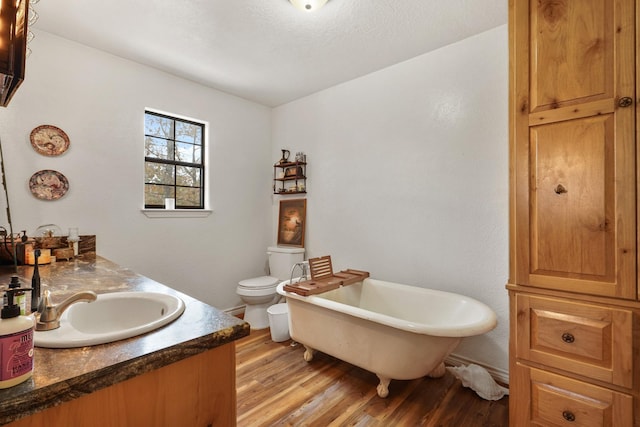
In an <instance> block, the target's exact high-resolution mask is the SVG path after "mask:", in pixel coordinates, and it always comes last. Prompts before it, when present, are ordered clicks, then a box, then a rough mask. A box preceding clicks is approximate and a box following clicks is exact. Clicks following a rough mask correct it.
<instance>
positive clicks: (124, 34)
mask: <svg viewBox="0 0 640 427" xmlns="http://www.w3.org/2000/svg"><path fill="white" fill-rule="evenodd" d="M33 7H34V9H35V10H36V12H37V13H38V15H39V19H38V21H37V22H36V23H35V25H34V29H37V30H38V31H46V32H49V33H52V34H55V35H57V36H60V37H63V38H66V39H69V40H73V41H76V42H78V43H82V44H84V45H87V46H91V47H94V48H96V49H100V50H103V51H106V52H109V53H112V54H114V55H117V56H120V57H123V58H127V59H130V60H133V61H136V62H139V63H142V64H146V65H149V66H151V67H154V68H158V69H160V70H164V71H166V72H168V73H171V74H174V75H177V76H180V77H183V78H186V79H189V80H192V81H195V82H198V83H200V84H203V85H205V86H209V87H212V88H216V89H219V90H222V91H224V92H227V93H230V94H234V95H237V96H240V97H242V98H245V99H248V100H252V101H255V102H258V103H260V104H264V105H267V106H278V105H281V104H284V103H287V102H290V101H293V100H295V99H298V98H301V97H303V96H306V95H309V94H311V93H314V92H317V91H319V90H322V89H326V88H328V87H331V86H334V85H336V84H339V83H342V82H345V81H348V80H351V79H354V78H357V77H360V76H363V75H366V74H368V73H371V72H373V71H376V70H379V69H382V68H385V67H387V66H389V65H392V64H395V63H398V62H401V61H405V60H407V59H410V58H413V57H415V56H418V55H421V54H423V53H426V52H429V51H431V50H434V49H437V48H439V47H441V46H445V45H447V44H450V43H453V42H456V41H458V40H461V39H464V38H466V37H469V36H471V35H474V34H477V33H480V32H482V31H486V30H489V29H491V28H494V27H497V26H499V25H502V24H506V22H507V1H506V0H446V1H443V0H329V2H328V3H327V4H326V5H325V6H324V7H323V8H322V9H320V10H318V11H316V12H312V13H307V12H303V11H300V10H298V9H296V8H294V7H293V6H292V5H291V4H290V3H289V2H288V1H287V0H179V1H176V0H108V1H105V0H42V1H40V2H38V3H37V4H35V5H34V6H33ZM32 54H37V52H35V51H34V52H33V53H32ZM488 54H490V53H489V52H488Z"/></svg>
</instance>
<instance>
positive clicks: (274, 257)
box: [236, 246, 304, 329]
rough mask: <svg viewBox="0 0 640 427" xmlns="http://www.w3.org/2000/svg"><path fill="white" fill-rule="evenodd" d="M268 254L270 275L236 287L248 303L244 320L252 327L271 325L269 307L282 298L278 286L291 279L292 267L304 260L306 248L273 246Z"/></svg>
mask: <svg viewBox="0 0 640 427" xmlns="http://www.w3.org/2000/svg"><path fill="white" fill-rule="evenodd" d="M267 255H268V256H269V274H270V275H269V276H261V277H254V278H252V279H246V280H242V281H240V282H239V283H238V287H237V289H236V293H237V294H238V295H239V296H240V298H241V299H242V301H243V302H244V303H245V304H246V308H245V311H244V320H245V321H246V322H247V323H249V325H251V329H265V328H268V327H269V315H268V313H267V309H268V308H269V307H270V306H272V305H273V304H276V303H277V302H278V300H279V299H280V295H278V293H277V292H276V287H277V286H278V283H280V282H282V281H283V280H289V278H290V275H291V267H293V266H294V265H295V264H296V263H299V262H302V261H304V248H288V247H280V246H271V247H269V248H268V250H267Z"/></svg>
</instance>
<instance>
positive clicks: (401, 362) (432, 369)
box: [278, 278, 496, 397]
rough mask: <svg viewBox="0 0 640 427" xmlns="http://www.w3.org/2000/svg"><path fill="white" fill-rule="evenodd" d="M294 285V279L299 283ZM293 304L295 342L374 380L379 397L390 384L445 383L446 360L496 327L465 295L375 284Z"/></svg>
mask: <svg viewBox="0 0 640 427" xmlns="http://www.w3.org/2000/svg"><path fill="white" fill-rule="evenodd" d="M294 281H295V279H294ZM287 283H288V281H286V282H282V283H280V284H279V285H278V293H279V294H280V295H284V296H286V297H287V304H288V306H289V332H290V334H291V338H292V339H293V340H295V341H297V342H299V343H301V344H303V345H304V346H305V348H306V351H305V353H304V358H305V360H306V361H308V362H309V361H311V360H312V359H313V353H314V351H316V350H318V351H321V352H323V353H326V354H329V355H331V356H334V357H336V358H338V359H340V360H344V361H345V362H349V363H351V364H353V365H356V366H358V367H360V368H363V369H366V370H368V371H370V372H373V373H375V374H376V375H377V376H378V378H379V379H380V384H379V385H378V388H377V390H378V395H379V396H380V397H386V396H387V395H388V394H389V389H388V386H389V382H390V381H391V380H392V379H397V380H411V379H415V378H421V377H424V376H425V375H430V376H433V377H439V376H442V375H444V372H445V369H444V359H445V358H446V357H447V356H448V355H449V354H450V353H451V352H452V351H453V350H454V349H455V348H456V346H457V345H458V344H459V343H460V340H461V339H462V338H464V337H469V336H473V335H480V334H483V333H485V332H488V331H490V330H492V329H493V328H494V327H495V326H496V315H495V313H494V312H493V310H491V309H490V308H489V307H487V306H486V305H485V304H483V303H481V302H479V301H476V300H474V299H472V298H468V297H465V296H462V295H458V294H454V293H450V292H442V291H436V290H432V289H424V288H419V287H415V286H407V285H401V284H398V283H392V282H385V281H381V280H375V279H371V278H368V279H365V280H364V281H363V282H359V283H355V284H353V285H349V286H344V287H341V288H339V289H335V290H333V291H329V292H325V293H322V294H317V295H310V296H307V297H305V296H301V295H298V294H295V293H291V292H287V291H285V290H284V289H283V287H284V285H285V284H287Z"/></svg>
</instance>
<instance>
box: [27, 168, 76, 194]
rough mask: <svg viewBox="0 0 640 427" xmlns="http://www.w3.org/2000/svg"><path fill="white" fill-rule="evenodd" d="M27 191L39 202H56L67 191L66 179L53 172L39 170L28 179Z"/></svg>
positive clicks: (67, 183) (67, 182)
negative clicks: (39, 200)
mask: <svg viewBox="0 0 640 427" xmlns="http://www.w3.org/2000/svg"><path fill="white" fill-rule="evenodd" d="M29 190H31V193H32V194H33V195H34V196H36V197H37V198H38V199H41V200H58V199H59V198H60V197H62V196H64V195H65V194H67V191H69V181H68V180H67V177H65V176H64V175H62V174H61V173H60V172H57V171H54V170H48V169H45V170H41V171H38V172H36V173H34V174H33V175H31V178H30V179H29Z"/></svg>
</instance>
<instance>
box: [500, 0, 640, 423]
mask: <svg viewBox="0 0 640 427" xmlns="http://www.w3.org/2000/svg"><path fill="white" fill-rule="evenodd" d="M639 8H640V0H509V57H510V61H509V75H510V82H509V92H510V98H509V134H510V165H511V167H510V203H509V205H510V206H509V214H510V254H509V257H510V259H509V264H510V269H509V283H508V285H507V289H508V291H509V300H510V328H511V329H510V346H509V351H510V408H509V411H510V424H511V426H514V427H520V426H530V425H533V426H611V427H618V426H620V427H624V426H636V427H638V426H640V293H639V291H640V288H639V286H638V273H637V267H638V250H637V249H638V233H637V225H638V224H639V221H638V213H639V211H640V210H639V209H638V208H637V201H638V189H639V186H638V182H639V179H640V178H639V177H640V175H639V173H638V171H639V168H638V166H637V165H638V164H639V163H638V150H637V141H638V135H639V134H638V127H637V126H636V122H637V121H638V119H639V110H638V102H640V99H639V97H640V95H639V92H638V90H637V89H636V81H638V79H639V77H640V73H639V71H638V70H640V60H639V59H638V58H639V56H638V55H640V52H638V50H639V49H638V40H639V33H638V28H640V19H639V17H638V16H639V14H638V9H639Z"/></svg>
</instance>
